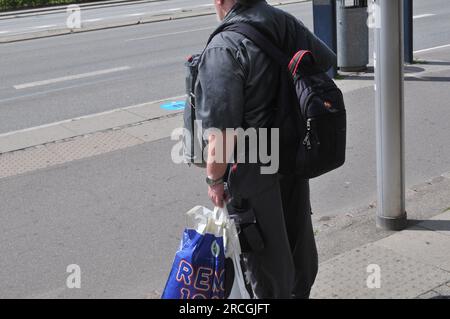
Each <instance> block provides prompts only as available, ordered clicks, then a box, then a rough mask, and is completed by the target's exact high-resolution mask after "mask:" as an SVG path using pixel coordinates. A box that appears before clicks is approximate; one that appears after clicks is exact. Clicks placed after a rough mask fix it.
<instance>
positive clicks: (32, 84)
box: [14, 66, 130, 90]
mask: <svg viewBox="0 0 450 319" xmlns="http://www.w3.org/2000/svg"><path fill="white" fill-rule="evenodd" d="M129 69H130V67H129V66H123V67H119V68H113V69H106V70H99V71H94V72H88V73H81V74H75V75H69V76H63V77H60V78H54V79H49V80H43V81H36V82H30V83H24V84H19V85H14V88H15V89H16V90H21V89H26V88H31V87H35V86H41V85H48V84H53V83H58V82H64V81H70V80H76V79H82V78H87V77H92V76H97V75H103V74H108V73H113V72H120V71H125V70H129Z"/></svg>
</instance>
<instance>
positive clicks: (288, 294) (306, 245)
mask: <svg viewBox="0 0 450 319" xmlns="http://www.w3.org/2000/svg"><path fill="white" fill-rule="evenodd" d="M239 169H240V170H241V171H240V172H239V173H237V174H236V173H233V172H231V173H230V175H229V179H228V184H229V190H230V193H231V195H232V197H233V199H232V201H231V202H230V204H229V205H228V209H229V211H230V214H234V213H237V214H239V213H240V212H243V211H245V210H246V209H251V210H252V212H253V213H254V215H255V218H256V225H257V229H258V230H259V233H260V235H261V238H262V241H263V247H262V246H258V245H256V246H257V247H258V249H253V250H251V249H250V251H246V252H244V253H243V255H242V257H243V264H244V268H245V272H246V274H247V277H248V279H249V281H250V285H251V287H252V290H253V292H254V293H255V295H256V297H257V298H282V299H290V298H308V297H309V294H310V291H311V287H312V285H313V284H314V281H315V278H316V275H317V270H318V258H317V249H316V243H315V239H314V232H313V228H312V222H311V205H310V191H309V181H308V180H304V179H300V178H298V177H297V176H294V175H292V176H281V175H261V174H259V170H258V171H256V170H255V169H254V168H250V169H246V167H239V168H238V170H239ZM252 180H253V182H252ZM243 206H244V207H243ZM240 236H243V237H245V229H244V230H241V233H240ZM241 241H242V238H241ZM244 241H245V238H244ZM243 246H245V244H244V245H243ZM254 246H255V245H254Z"/></svg>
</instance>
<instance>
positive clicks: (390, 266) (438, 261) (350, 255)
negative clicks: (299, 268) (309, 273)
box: [312, 193, 450, 299]
mask: <svg viewBox="0 0 450 319" xmlns="http://www.w3.org/2000/svg"><path fill="white" fill-rule="evenodd" d="M449 194H450V193H449ZM448 203H449V205H450V197H449V200H448ZM376 276H378V279H379V282H377V279H376ZM312 298H321V299H323V298H327V299H329V298H333V299H334V298H336V299H349V298H351V299H355V298H364V299H373V298H395V299H405V298H406V299H410V298H427V299H428V298H445V299H450V208H449V209H447V211H446V212H445V213H443V214H440V215H437V216H435V217H433V218H431V219H430V220H426V221H422V222H419V223H418V224H416V225H414V226H411V227H409V228H408V229H406V230H404V231H401V232H399V233H396V234H394V235H391V236H389V237H386V238H384V239H381V240H378V241H376V242H373V243H369V244H366V245H363V246H360V247H357V248H355V249H352V250H350V251H347V252H345V253H342V254H340V255H338V256H336V257H334V258H332V259H330V260H328V261H326V262H323V263H321V264H320V267H319V274H318V277H317V281H316V284H315V286H314V288H313V292H312Z"/></svg>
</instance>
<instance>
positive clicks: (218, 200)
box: [208, 183, 226, 208]
mask: <svg viewBox="0 0 450 319" xmlns="http://www.w3.org/2000/svg"><path fill="white" fill-rule="evenodd" d="M208 196H209V198H210V199H211V201H212V202H213V204H214V206H216V207H220V208H223V205H224V201H225V200H226V198H225V189H224V184H223V183H220V184H217V185H214V186H208Z"/></svg>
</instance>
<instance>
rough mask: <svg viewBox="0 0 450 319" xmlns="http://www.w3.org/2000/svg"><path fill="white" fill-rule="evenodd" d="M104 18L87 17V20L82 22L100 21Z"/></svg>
mask: <svg viewBox="0 0 450 319" xmlns="http://www.w3.org/2000/svg"><path fill="white" fill-rule="evenodd" d="M102 20H104V19H103V18H96V19H88V20H83V21H84V22H95V21H102Z"/></svg>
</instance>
